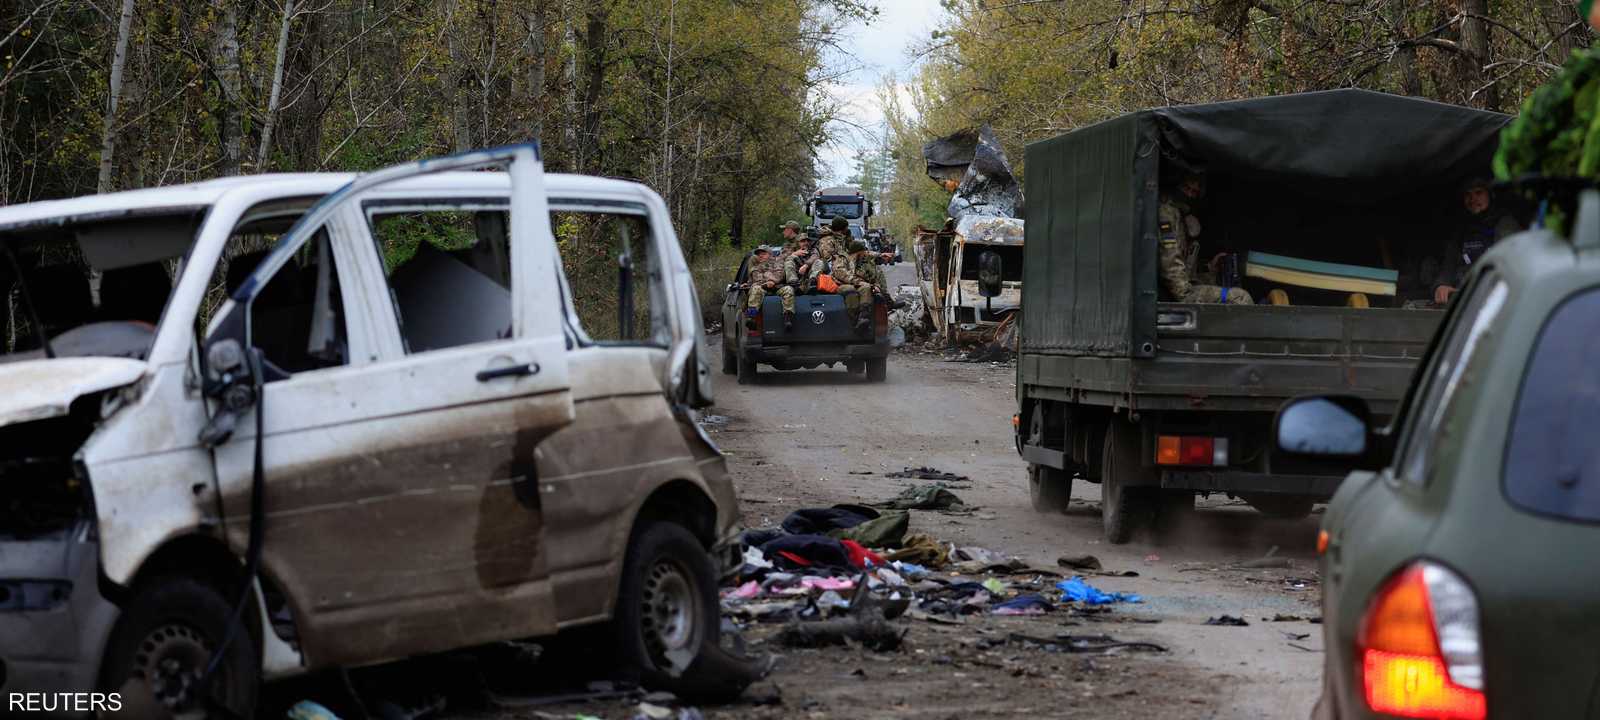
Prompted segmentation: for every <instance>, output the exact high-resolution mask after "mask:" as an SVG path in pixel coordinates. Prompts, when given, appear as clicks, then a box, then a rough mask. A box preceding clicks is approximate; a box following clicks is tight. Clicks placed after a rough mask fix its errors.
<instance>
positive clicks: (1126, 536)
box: [1100, 419, 1160, 545]
mask: <svg viewBox="0 0 1600 720" xmlns="http://www.w3.org/2000/svg"><path fill="white" fill-rule="evenodd" d="M1100 468H1101V472H1100V519H1101V522H1102V524H1103V529H1104V532H1105V538H1106V542H1109V543H1111V544H1113V545H1121V544H1123V543H1126V542H1128V540H1130V539H1132V538H1133V534H1134V532H1135V531H1137V530H1139V529H1141V528H1143V527H1145V526H1147V525H1149V524H1150V521H1151V519H1152V518H1153V517H1154V515H1155V509H1156V501H1157V500H1156V496H1157V494H1158V493H1159V492H1160V490H1159V489H1158V488H1156V487H1153V486H1152V485H1153V484H1152V483H1150V482H1149V480H1150V475H1151V473H1153V472H1155V471H1154V470H1152V469H1151V468H1147V467H1145V465H1144V462H1143V457H1142V456H1141V453H1140V438H1139V426H1137V425H1134V424H1132V423H1129V422H1127V421H1124V420H1115V419H1114V420H1112V421H1111V425H1110V427H1108V428H1106V441H1105V452H1104V453H1102V455H1101V460H1100Z"/></svg>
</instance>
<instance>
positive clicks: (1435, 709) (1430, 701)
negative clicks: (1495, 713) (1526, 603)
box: [1356, 561, 1488, 720]
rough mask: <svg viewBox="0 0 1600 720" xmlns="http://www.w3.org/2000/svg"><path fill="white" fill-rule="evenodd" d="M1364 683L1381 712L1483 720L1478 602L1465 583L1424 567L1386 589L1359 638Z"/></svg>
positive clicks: (1444, 571)
mask: <svg viewBox="0 0 1600 720" xmlns="http://www.w3.org/2000/svg"><path fill="white" fill-rule="evenodd" d="M1356 642H1357V646H1358V648H1359V649H1360V651H1361V683H1362V688H1363V690H1364V693H1365V695H1366V701H1367V706H1368V707H1370V708H1372V710H1373V711H1374V712H1379V713H1386V714H1389V715H1396V716H1399V717H1410V718H1448V719H1451V720H1482V719H1483V718H1484V717H1485V716H1487V715H1488V702H1487V700H1486V699H1485V697H1484V694H1483V652H1482V645H1481V644H1480V642H1479V635H1478V600H1477V597H1476V596H1475V595H1474V594H1473V592H1472V588H1471V587H1469V586H1468V585H1467V584H1466V582H1465V581H1463V580H1462V579H1461V577H1460V576H1458V575H1456V574H1455V573H1454V572H1451V571H1450V570H1448V569H1446V568H1444V567H1442V566H1439V565H1435V564H1433V563H1430V562H1426V561H1422V562H1417V563H1414V564H1412V565H1411V566H1410V567H1407V568H1406V569H1405V570H1403V571H1401V572H1400V574H1398V575H1396V576H1394V577H1393V578H1391V579H1390V580H1389V581H1388V582H1386V583H1384V585H1383V587H1382V588H1381V589H1380V590H1379V591H1378V594H1377V596H1376V597H1375V598H1373V600H1372V604H1371V605H1370V606H1368V608H1367V614H1366V617H1364V618H1363V619H1362V622H1361V632H1360V635H1359V636H1358V637H1357V641H1356Z"/></svg>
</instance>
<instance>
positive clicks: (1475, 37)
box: [1459, 0, 1500, 110]
mask: <svg viewBox="0 0 1600 720" xmlns="http://www.w3.org/2000/svg"><path fill="white" fill-rule="evenodd" d="M1461 13H1462V16H1463V17H1462V18H1461V55H1462V58H1461V59H1460V61H1459V62H1460V63H1461V65H1462V73H1461V76H1462V79H1463V81H1464V83H1465V85H1466V87H1465V88H1464V89H1465V91H1466V97H1465V100H1466V101H1467V102H1469V103H1471V104H1472V105H1474V106H1476V107H1481V108H1484V109H1487V110H1499V109H1500V88H1499V86H1498V85H1488V86H1487V87H1485V85H1486V84H1487V83H1488V78H1487V76H1486V75H1485V74H1484V71H1483V68H1484V66H1486V65H1488V64H1489V63H1490V62H1491V61H1493V57H1492V56H1491V47H1492V46H1491V44H1490V43H1491V37H1490V33H1491V31H1492V26H1490V24H1489V23H1488V22H1486V21H1484V18H1485V17H1488V15H1489V0H1461ZM1474 93H1476V97H1474V96H1473V94H1474Z"/></svg>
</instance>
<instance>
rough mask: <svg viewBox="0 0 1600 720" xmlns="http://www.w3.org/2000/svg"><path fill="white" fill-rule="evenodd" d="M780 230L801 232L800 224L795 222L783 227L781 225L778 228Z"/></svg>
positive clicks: (792, 221) (791, 221) (785, 224)
mask: <svg viewBox="0 0 1600 720" xmlns="http://www.w3.org/2000/svg"><path fill="white" fill-rule="evenodd" d="M778 229H779V230H794V231H796V232H798V231H799V230H800V223H798V222H795V221H794V220H790V221H789V222H786V223H784V224H783V225H780V226H779V227H778Z"/></svg>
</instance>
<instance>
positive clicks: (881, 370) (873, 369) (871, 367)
mask: <svg viewBox="0 0 1600 720" xmlns="http://www.w3.org/2000/svg"><path fill="white" fill-rule="evenodd" d="M888 379H889V358H886V357H881V358H867V382H883V381H885V380H888Z"/></svg>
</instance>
